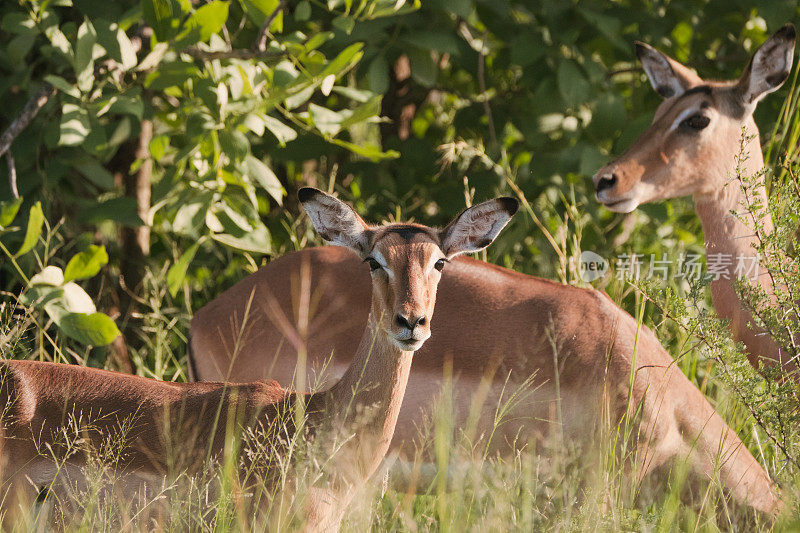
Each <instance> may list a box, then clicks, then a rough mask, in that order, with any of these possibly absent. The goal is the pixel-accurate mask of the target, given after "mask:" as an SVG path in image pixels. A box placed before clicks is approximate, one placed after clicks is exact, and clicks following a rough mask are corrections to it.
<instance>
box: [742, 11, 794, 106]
mask: <svg viewBox="0 0 800 533" xmlns="http://www.w3.org/2000/svg"><path fill="white" fill-rule="evenodd" d="M795 35H796V32H795V30H794V26H793V25H791V24H787V25H786V26H784V27H783V28H781V29H779V30H778V31H776V32H775V33H774V34H773V35H772V37H770V38H769V39H767V40H766V41H764V44H762V45H761V47H760V48H759V49H758V50H756V53H755V54H753V59H751V60H750V63H749V64H748V65H747V68H746V69H744V72H743V73H742V77H741V78H739V83H738V84H737V89H738V90H739V94H740V95H741V98H742V103H744V104H745V105H751V104H755V103H757V102H758V101H759V100H761V98H763V97H764V96H765V95H767V94H769V93H771V92H772V91H774V90H776V89H777V88H778V87H780V86H781V85H782V84H783V82H784V81H786V78H788V77H789V71H791V70H792V60H793V59H794V41H795Z"/></svg>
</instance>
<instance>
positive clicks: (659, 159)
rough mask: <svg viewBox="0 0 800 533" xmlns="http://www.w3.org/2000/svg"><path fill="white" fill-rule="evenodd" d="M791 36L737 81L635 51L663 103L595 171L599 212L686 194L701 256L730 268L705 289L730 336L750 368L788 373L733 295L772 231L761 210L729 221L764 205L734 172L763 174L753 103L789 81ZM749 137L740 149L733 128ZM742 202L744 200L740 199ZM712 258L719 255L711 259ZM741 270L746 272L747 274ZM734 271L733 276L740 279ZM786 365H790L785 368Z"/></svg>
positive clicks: (758, 192) (786, 30) (779, 35)
mask: <svg viewBox="0 0 800 533" xmlns="http://www.w3.org/2000/svg"><path fill="white" fill-rule="evenodd" d="M794 46H795V29H794V26H792V25H791V24H787V25H786V26H784V27H783V28H781V29H780V30H778V31H777V32H776V33H775V34H774V35H772V36H771V37H770V38H769V39H768V40H767V41H766V42H765V43H764V44H763V45H762V46H761V47H760V48H759V49H758V50H757V51H756V53H755V54H754V55H753V58H752V59H751V61H750V64H749V65H748V66H747V68H745V70H744V73H743V74H742V75H741V77H740V78H739V79H738V80H733V81H707V80H703V79H702V78H700V77H699V76H697V74H695V73H694V72H692V71H691V70H689V69H688V68H686V67H685V66H683V65H682V64H680V63H678V62H677V61H675V60H674V59H672V58H670V57H667V56H666V55H664V54H662V53H661V52H658V51H657V50H655V49H653V48H652V47H650V46H648V45H646V44H642V43H638V44H637V55H638V56H639V59H640V60H641V62H642V66H643V67H644V70H645V73H646V74H647V77H648V78H649V79H650V83H651V84H652V85H653V88H654V89H655V90H656V92H658V94H660V95H661V96H663V97H664V101H663V102H662V103H661V105H660V106H659V107H658V109H657V110H656V114H655V117H654V118H653V124H652V125H651V126H650V128H649V129H648V130H647V131H645V132H644V133H643V134H642V135H641V137H639V139H637V140H636V141H635V142H634V143H633V145H631V147H630V148H628V150H627V151H626V152H625V153H624V154H623V155H622V156H621V157H620V158H619V159H617V160H616V161H614V162H612V163H610V164H608V165H606V166H605V167H603V168H601V169H600V170H598V171H597V173H596V174H595V176H594V184H595V188H596V190H597V199H598V201H600V202H601V203H602V204H603V205H605V206H606V207H607V208H608V209H610V210H612V211H618V212H621V213H628V212H631V211H633V210H634V209H636V207H637V206H639V205H641V204H643V203H647V202H655V201H659V200H666V199H668V198H675V197H678V196H687V195H692V197H693V198H694V202H695V209H696V211H697V214H698V216H699V217H700V220H701V222H702V225H703V233H704V234H705V240H706V252H707V257H709V261H710V259H711V257H712V256H714V257H720V258H724V259H723V260H724V261H725V262H729V263H730V265H729V267H725V270H726V271H727V272H724V273H723V275H721V276H720V277H719V278H717V279H716V280H714V281H712V282H711V297H712V300H713V303H714V308H715V309H716V310H717V313H718V314H719V315H720V316H721V317H723V318H726V319H729V320H730V327H731V330H732V333H733V336H734V338H736V339H737V340H740V341H742V342H743V343H744V344H745V346H746V347H747V350H748V352H749V355H750V361H751V362H752V363H753V364H754V365H758V360H759V358H763V359H764V360H765V361H766V362H768V363H776V362H777V363H779V364H782V365H787V361H786V360H785V359H786V354H784V353H781V350H780V348H779V346H778V345H777V344H776V343H775V342H774V341H773V340H772V338H771V337H770V336H769V335H766V334H765V333H764V332H763V331H762V330H760V329H759V328H758V327H753V326H751V325H749V324H751V323H752V322H753V317H752V315H751V314H750V312H749V311H748V310H747V309H745V308H744V306H743V305H742V303H741V302H740V301H739V298H738V296H737V294H736V289H735V287H734V281H735V280H736V278H737V277H738V276H737V271H736V268H737V265H738V263H739V261H740V260H739V259H738V258H750V257H754V256H755V254H756V252H755V250H754V249H753V245H754V244H755V242H756V239H757V237H756V232H755V228H756V224H755V223H754V222H756V221H757V223H758V225H759V226H760V227H761V228H763V231H764V232H767V233H769V232H771V231H772V220H771V218H770V217H769V213H768V211H767V210H761V211H759V213H758V215H760V216H758V217H757V218H755V220H754V217H751V216H750V215H749V214H748V215H747V216H746V217H741V218H737V217H735V216H733V215H731V211H736V212H739V213H741V212H743V211H744V210H745V209H746V208H747V206H748V205H755V204H759V205H762V206H766V205H767V191H766V189H765V188H764V186H763V184H762V185H758V186H756V187H755V188H753V187H747V188H745V187H743V183H742V182H741V181H739V180H738V179H736V167H737V165H742V166H743V170H744V173H745V174H746V175H748V176H754V175H756V173H758V172H759V171H761V169H762V167H763V166H764V156H763V155H762V153H761V143H760V141H759V137H758V129H757V128H756V124H755V122H754V121H753V111H754V110H755V108H756V104H757V103H758V102H759V100H761V98H763V97H764V96H765V95H766V94H768V93H770V92H772V91H774V90H776V89H777V88H778V87H780V86H781V84H783V82H784V81H785V80H786V78H787V77H788V76H789V71H790V70H791V68H792V59H793V57H794ZM743 128H744V129H745V131H746V132H747V133H748V134H749V138H747V143H746V145H745V146H744V154H742V155H743V156H744V159H741V158H739V159H738V160H737V155H739V154H740V152H741V150H742V146H741V144H742V129H743ZM747 195H749V198H748V197H747ZM716 254H721V255H716ZM748 268H749V266H748ZM740 273H741V272H740ZM758 283H760V284H761V286H762V287H763V288H764V289H765V291H767V293H768V294H772V292H773V287H772V283H771V280H770V277H769V273H768V272H766V271H764V269H760V272H759V274H758ZM791 366H792V367H794V366H795V365H794V364H792V365H791Z"/></svg>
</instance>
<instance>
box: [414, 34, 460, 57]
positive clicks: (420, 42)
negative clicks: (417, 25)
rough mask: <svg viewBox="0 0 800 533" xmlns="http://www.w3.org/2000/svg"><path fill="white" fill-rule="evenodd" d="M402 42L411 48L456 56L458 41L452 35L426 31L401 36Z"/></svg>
mask: <svg viewBox="0 0 800 533" xmlns="http://www.w3.org/2000/svg"><path fill="white" fill-rule="evenodd" d="M402 40H403V41H406V42H407V43H409V44H411V45H413V46H416V47H419V48H424V49H425V50H432V51H434V52H441V53H443V54H450V55H458V52H459V48H458V39H457V38H456V36H455V34H454V33H445V32H435V31H431V30H429V29H427V30H424V31H415V32H410V33H408V34H406V35H403V36H402Z"/></svg>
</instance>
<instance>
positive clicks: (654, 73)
mask: <svg viewBox="0 0 800 533" xmlns="http://www.w3.org/2000/svg"><path fill="white" fill-rule="evenodd" d="M636 57H638V58H639V61H641V62H642V67H644V72H645V74H647V78H648V79H649V80H650V85H652V86H653V89H655V91H656V92H657V93H658V94H660V95H661V96H663V97H664V98H671V97H673V96H680V95H682V94H683V93H684V92H686V90H687V89H691V88H692V87H694V86H695V85H700V84H702V83H703V79H702V78H700V76H698V75H697V74H695V73H694V72H692V71H691V70H689V69H688V68H687V67H685V66H683V65H681V64H680V63H678V62H677V61H675V60H674V59H672V58H671V57H669V56H667V55H665V54H662V53H661V52H659V51H658V50H656V49H655V48H653V47H652V46H650V45H649V44H645V43H641V42H638V41H637V42H636Z"/></svg>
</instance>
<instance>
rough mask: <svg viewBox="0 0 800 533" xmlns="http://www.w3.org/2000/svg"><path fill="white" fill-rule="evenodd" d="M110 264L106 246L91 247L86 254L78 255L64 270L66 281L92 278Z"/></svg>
mask: <svg viewBox="0 0 800 533" xmlns="http://www.w3.org/2000/svg"><path fill="white" fill-rule="evenodd" d="M106 263H108V253H106V249H105V247H104V246H95V245H91V246H89V249H88V250H86V251H85V252H81V253H79V254H76V255H74V256H73V257H72V259H70V260H69V263H67V268H66V269H64V281H72V280H73V279H86V278H91V277H92V276H94V275H96V274H97V273H98V272H100V268H101V267H102V266H103V265H105V264H106Z"/></svg>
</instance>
